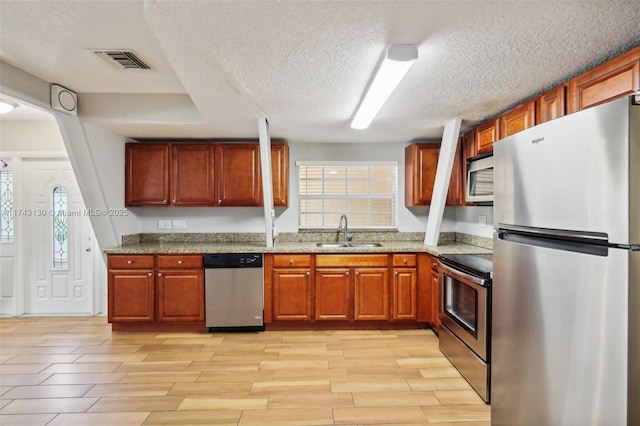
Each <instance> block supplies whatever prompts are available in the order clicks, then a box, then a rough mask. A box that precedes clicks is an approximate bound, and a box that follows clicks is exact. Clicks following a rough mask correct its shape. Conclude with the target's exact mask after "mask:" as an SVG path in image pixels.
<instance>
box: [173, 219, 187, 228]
mask: <svg viewBox="0 0 640 426" xmlns="http://www.w3.org/2000/svg"><path fill="white" fill-rule="evenodd" d="M173 229H187V221H186V220H184V219H173Z"/></svg>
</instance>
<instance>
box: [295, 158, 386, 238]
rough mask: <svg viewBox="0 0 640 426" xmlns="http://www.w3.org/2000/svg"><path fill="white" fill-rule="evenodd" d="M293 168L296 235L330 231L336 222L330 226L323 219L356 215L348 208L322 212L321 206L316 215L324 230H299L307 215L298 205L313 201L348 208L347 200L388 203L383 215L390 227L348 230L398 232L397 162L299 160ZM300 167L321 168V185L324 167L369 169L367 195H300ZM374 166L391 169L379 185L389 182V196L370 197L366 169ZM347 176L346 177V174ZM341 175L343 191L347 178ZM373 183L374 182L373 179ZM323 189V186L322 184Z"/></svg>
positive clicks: (369, 179)
mask: <svg viewBox="0 0 640 426" xmlns="http://www.w3.org/2000/svg"><path fill="white" fill-rule="evenodd" d="M295 165H296V169H297V178H298V181H297V183H298V230H299V231H314V230H320V231H325V230H333V229H335V228H336V227H337V226H338V220H337V219H336V220H335V223H333V222H334V221H333V220H332V221H331V223H329V221H326V216H327V215H331V216H334V215H338V217H339V216H340V215H341V214H343V213H344V214H346V215H347V217H349V215H350V214H354V215H355V214H356V213H354V212H349V211H348V208H347V211H345V212H333V211H327V210H325V207H324V205H323V207H322V209H321V210H320V211H318V212H317V213H318V214H319V215H322V218H323V219H322V222H323V223H324V224H325V225H324V226H302V222H303V221H302V215H303V214H306V213H308V212H307V211H303V208H302V203H303V202H304V201H305V200H313V199H317V200H336V199H345V200H347V204H348V200H369V201H370V200H375V199H380V200H390V201H391V203H390V204H391V210H390V211H388V212H387V214H390V215H391V222H392V223H391V224H390V225H388V226H386V225H385V226H371V225H368V226H362V225H352V224H351V223H350V224H349V229H360V230H364V231H388V230H391V231H396V230H398V202H399V192H398V191H399V187H398V186H399V183H398V172H399V164H398V161H366V160H365V161H304V160H300V161H296V163H295ZM302 166H311V167H322V168H323V177H322V178H320V179H319V180H322V181H323V183H324V182H325V178H324V168H328V167H349V166H352V167H368V168H369V177H368V178H367V179H366V181H367V182H368V185H369V193H367V194H363V195H353V194H352V195H349V194H347V192H348V190H347V189H345V193H344V194H324V193H323V194H321V195H312V196H310V195H303V194H302V191H301V187H302V185H301V182H302V176H301V167H302ZM375 166H387V167H391V168H392V170H391V172H392V176H391V178H389V179H381V180H382V181H387V182H391V188H392V193H391V194H390V195H379V194H378V195H376V194H372V193H371V191H370V189H371V188H370V184H371V182H373V181H374V180H373V179H371V175H370V172H371V170H370V168H371V167H375ZM347 175H348V173H347ZM347 175H345V181H346V184H345V188H347V187H348V182H349V180H348V176H347ZM376 180H377V179H376ZM323 187H324V184H323ZM372 212H374V210H373V209H372V208H371V206H368V208H367V211H366V212H361V214H370V213H372Z"/></svg>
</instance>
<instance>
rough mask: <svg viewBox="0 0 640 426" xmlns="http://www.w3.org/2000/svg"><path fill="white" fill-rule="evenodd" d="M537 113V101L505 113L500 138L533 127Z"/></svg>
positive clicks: (501, 122)
mask: <svg viewBox="0 0 640 426" xmlns="http://www.w3.org/2000/svg"><path fill="white" fill-rule="evenodd" d="M535 112H536V109H535V101H531V102H527V103H526V104H523V105H520V106H519V107H516V108H514V109H512V110H511V111H507V112H506V113H504V114H503V115H502V117H500V124H501V129H500V137H501V138H506V137H507V136H509V135H513V134H514V133H518V132H521V131H523V130H525V129H528V128H529V127H533V125H534V119H535ZM494 142H495V141H494Z"/></svg>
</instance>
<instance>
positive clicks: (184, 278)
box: [157, 269, 205, 322]
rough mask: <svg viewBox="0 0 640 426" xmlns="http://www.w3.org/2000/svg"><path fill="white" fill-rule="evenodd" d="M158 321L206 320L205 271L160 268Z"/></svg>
mask: <svg viewBox="0 0 640 426" xmlns="http://www.w3.org/2000/svg"><path fill="white" fill-rule="evenodd" d="M157 284H158V321H161V322H198V321H204V312H205V311H204V271H203V270H202V269H193V270H183V269H160V270H158V281H157Z"/></svg>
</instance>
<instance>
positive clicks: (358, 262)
mask: <svg viewBox="0 0 640 426" xmlns="http://www.w3.org/2000/svg"><path fill="white" fill-rule="evenodd" d="M388 263H389V261H388V257H387V255H386V254H319V255H316V267H318V268H322V267H325V268H326V267H347V268H348V267H357V266H387V264H388Z"/></svg>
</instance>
